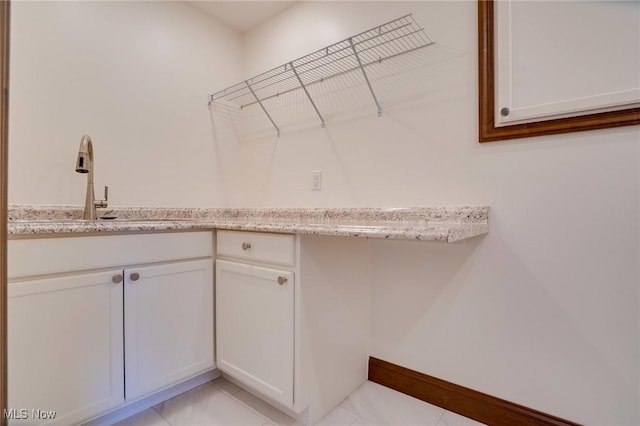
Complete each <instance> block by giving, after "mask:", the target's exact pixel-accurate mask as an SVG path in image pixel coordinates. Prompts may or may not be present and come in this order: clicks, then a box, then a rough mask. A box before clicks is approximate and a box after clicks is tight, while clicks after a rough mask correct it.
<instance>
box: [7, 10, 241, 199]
mask: <svg viewBox="0 0 640 426" xmlns="http://www.w3.org/2000/svg"><path fill="white" fill-rule="evenodd" d="M240 67H241V38H240V35H239V34H237V33H235V32H234V31H232V30H230V29H228V28H226V27H224V26H222V25H219V24H217V23H215V22H214V21H213V20H211V19H210V18H208V17H206V15H203V14H202V13H201V12H200V11H198V10H196V9H194V8H192V7H190V6H188V5H186V4H181V3H176V2H111V1H108V2H14V3H13V4H12V15H11V69H10V78H11V80H10V123H9V127H10V134H9V149H10V164H9V202H10V203H16V204H73V205H82V204H83V203H84V193H85V188H86V175H80V174H78V173H75V171H74V167H75V161H76V160H75V159H76V154H77V151H78V146H79V143H80V138H81V136H82V135H83V134H85V133H86V134H89V135H90V136H91V137H92V139H93V142H94V151H95V155H96V158H95V185H96V197H97V198H102V196H101V195H102V188H103V186H104V185H109V188H110V197H111V201H110V204H111V205H113V206H195V207H197V206H217V205H220V204H224V202H225V200H224V199H223V198H222V191H221V190H220V185H219V182H220V179H219V177H218V173H219V170H218V169H217V168H216V167H215V163H214V162H213V161H212V158H214V156H215V150H214V149H215V147H214V145H213V142H212V139H211V133H212V132H211V123H210V119H209V113H208V109H207V95H208V93H210V92H212V91H215V90H217V89H220V88H222V87H225V86H226V85H229V84H232V83H235V80H236V79H237V78H238V76H239V75H240V74H241V71H240V69H241V68H240Z"/></svg>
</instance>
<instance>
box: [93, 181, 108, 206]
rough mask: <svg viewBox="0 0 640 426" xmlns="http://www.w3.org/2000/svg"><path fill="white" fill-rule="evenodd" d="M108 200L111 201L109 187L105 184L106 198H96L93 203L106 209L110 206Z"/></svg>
mask: <svg viewBox="0 0 640 426" xmlns="http://www.w3.org/2000/svg"><path fill="white" fill-rule="evenodd" d="M107 201H109V187H108V186H106V185H105V187H104V200H96V201H94V202H93V204H94V205H95V206H96V207H97V208H101V209H104V208H106V207H107V206H108V204H107Z"/></svg>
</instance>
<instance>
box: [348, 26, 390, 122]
mask: <svg viewBox="0 0 640 426" xmlns="http://www.w3.org/2000/svg"><path fill="white" fill-rule="evenodd" d="M378 32H380V28H378ZM349 44H350V45H351V49H352V50H353V54H354V56H355V57H356V60H357V61H358V66H359V67H360V70H361V71H362V75H363V76H364V80H365V81H366V82H367V86H369V91H370V92H371V96H373V101H374V102H375V103H376V106H377V107H378V117H381V116H382V108H380V102H378V98H377V97H376V92H374V91H373V87H372V86H371V82H370V81H369V76H367V72H366V71H365V69H364V67H363V66H362V60H360V55H358V50H357V49H356V45H355V44H353V39H352V38H350V39H349ZM378 60H380V59H378Z"/></svg>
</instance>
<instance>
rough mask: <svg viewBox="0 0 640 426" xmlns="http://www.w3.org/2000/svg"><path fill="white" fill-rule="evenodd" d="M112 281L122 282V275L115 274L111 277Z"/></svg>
mask: <svg viewBox="0 0 640 426" xmlns="http://www.w3.org/2000/svg"><path fill="white" fill-rule="evenodd" d="M111 281H113V282H114V283H116V284H120V283H121V282H122V275H121V274H115V275H114V276H113V277H111Z"/></svg>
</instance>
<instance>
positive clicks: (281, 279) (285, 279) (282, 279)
mask: <svg viewBox="0 0 640 426" xmlns="http://www.w3.org/2000/svg"><path fill="white" fill-rule="evenodd" d="M286 282H287V278H286V277H283V276H282V275H280V276H279V277H278V284H280V285H282V284H284V283H286Z"/></svg>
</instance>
